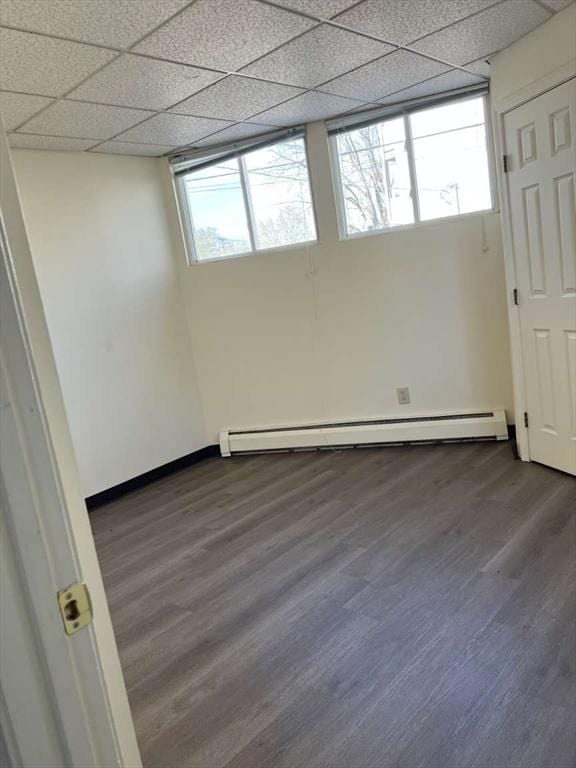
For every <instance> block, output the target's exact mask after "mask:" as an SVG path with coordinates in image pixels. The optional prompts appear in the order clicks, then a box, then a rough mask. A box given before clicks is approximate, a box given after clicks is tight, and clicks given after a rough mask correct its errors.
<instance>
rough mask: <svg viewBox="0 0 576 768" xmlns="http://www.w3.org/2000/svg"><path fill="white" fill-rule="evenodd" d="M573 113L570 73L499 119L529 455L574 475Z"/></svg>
mask: <svg viewBox="0 0 576 768" xmlns="http://www.w3.org/2000/svg"><path fill="white" fill-rule="evenodd" d="M575 116H576V80H574V79H572V80H569V81H568V82H566V83H564V84H563V85H559V86H557V87H556V88H554V89H552V90H550V91H548V92H547V93H544V94H542V95H541V96H538V98H536V99H533V100H532V101H529V102H528V103H526V104H524V105H523V106H521V107H517V108H516V109H514V110H512V111H511V112H509V113H508V114H506V115H505V117H504V140H505V152H506V158H507V165H508V190H509V199H510V215H511V223H512V240H513V248H514V262H515V271H516V289H517V302H518V305H519V313H520V328H521V338H522V362H523V369H524V383H525V390H526V391H525V395H526V404H527V422H528V441H529V451H530V458H531V459H532V460H534V461H539V462H541V463H542V464H547V465H549V466H551V467H555V468H556V469H561V470H563V471H564V472H570V473H571V474H576V201H575V195H574V181H575V178H574V177H575V172H576V148H575V131H576V120H575ZM518 417H519V418H520V417H521V415H520V414H519V415H518Z"/></svg>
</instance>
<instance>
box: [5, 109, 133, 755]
mask: <svg viewBox="0 0 576 768" xmlns="http://www.w3.org/2000/svg"><path fill="white" fill-rule="evenodd" d="M87 407H88V406H87ZM0 420H1V429H0V535H1V536H2V541H1V552H2V555H3V562H2V568H3V570H2V583H1V584H0V597H1V603H2V616H1V622H0V673H1V674H0V729H1V730H2V732H3V737H4V738H3V744H2V745H3V746H4V747H6V749H7V751H8V752H9V758H10V762H11V763H13V764H14V765H18V766H23V767H24V768H33V766H36V767H39V766H42V767H43V768H44V766H46V768H48V767H50V768H52V767H54V768H72V767H73V768H96V767H97V768H140V766H141V761H140V756H139V753H138V746H137V744H136V737H135V734H134V727H133V724H132V717H131V713H130V709H129V706H128V699H127V696H126V690H125V687H124V680H123V678H122V672H121V669H120V661H119V658H118V652H117V649H116V644H115V640H114V633H113V631H112V624H111V622H110V616H109V613H108V605H107V602H106V596H105V594H104V587H103V584H102V578H101V575H100V569H99V566H98V560H97V558H96V551H95V547H94V540H93V538H92V534H91V531H90V525H89V522H88V515H87V512H86V505H85V504H84V500H83V499H82V496H81V495H80V492H79V484H78V473H77V469H76V463H75V459H74V454H73V451H72V441H71V439H70V433H69V430H68V425H67V421H66V417H65V413H64V406H63V403H62V399H61V395H60V388H59V383H58V379H57V375H56V367H55V364H54V359H53V356H52V349H51V346H50V341H49V338H48V333H47V328H46V323H45V319H44V314H43V310H42V303H41V300H40V295H39V292H38V287H37V284H36V276H35V273H34V268H33V264H32V259H31V255H30V250H29V246H28V239H27V236H26V230H25V227H24V222H23V218H22V212H21V209H20V204H19V200H18V194H17V190H16V185H15V181H14V175H13V171H12V164H11V159H10V154H9V150H8V145H7V143H6V137H5V135H4V131H3V129H2V124H1V121H0ZM76 582H83V583H85V584H87V585H88V588H89V590H90V593H91V597H92V606H93V621H92V623H91V624H90V625H88V626H86V627H84V628H82V629H80V630H79V631H78V632H76V633H75V634H70V635H68V634H66V633H65V631H64V624H63V621H62V616H61V614H60V608H59V605H58V599H57V595H58V592H60V591H62V590H67V589H68V588H69V587H70V585H72V584H75V583H76Z"/></svg>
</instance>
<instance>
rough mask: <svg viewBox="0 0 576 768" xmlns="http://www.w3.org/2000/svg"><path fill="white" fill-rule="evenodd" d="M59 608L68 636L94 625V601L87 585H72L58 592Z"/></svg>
mask: <svg viewBox="0 0 576 768" xmlns="http://www.w3.org/2000/svg"><path fill="white" fill-rule="evenodd" d="M58 606H59V607H60V615H61V616H62V621H63V622H64V631H65V632H66V634H67V635H73V634H74V633H75V632H78V631H79V630H80V629H83V628H84V627H87V626H88V624H91V623H92V601H91V600H90V593H89V592H88V587H87V586H86V584H78V583H76V584H71V585H70V586H69V587H67V588H66V589H62V590H61V591H60V592H58Z"/></svg>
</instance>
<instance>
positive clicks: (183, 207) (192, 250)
mask: <svg viewBox="0 0 576 768" xmlns="http://www.w3.org/2000/svg"><path fill="white" fill-rule="evenodd" d="M299 138H302V140H303V142H304V152H305V155H306V170H307V173H308V189H309V192H310V204H311V206H312V221H313V224H314V232H315V234H316V237H314V238H312V239H311V240H300V241H299V242H297V243H287V244H286V245H277V246H271V247H269V248H258V235H257V228H256V224H255V219H254V209H253V205H252V196H251V193H250V187H249V184H248V182H247V171H246V166H245V162H244V157H245V155H247V154H248V153H249V152H251V151H257V150H258V149H259V147H257V146H256V147H254V148H253V149H246V150H245V151H238V152H237V153H235V154H234V155H232V157H235V158H236V160H237V161H238V171H239V174H240V185H241V189H242V200H243V203H244V212H245V214H246V224H247V227H248V237H249V240H250V249H249V250H247V251H241V252H239V253H231V254H227V255H225V256H215V257H214V258H211V259H200V258H198V254H197V251H196V229H195V226H194V216H193V215H192V211H191V210H190V203H189V200H188V196H187V194H186V189H185V179H186V175H185V174H182V175H179V176H173V178H172V181H173V185H174V190H175V194H176V200H177V208H178V213H179V218H180V229H181V231H182V238H183V240H184V247H185V251H186V261H187V263H188V266H189V267H195V266H198V265H200V264H213V263H214V262H218V261H230V260H232V259H241V258H245V257H246V256H263V255H266V254H273V253H278V252H282V251H292V250H295V249H297V248H309V247H311V246H314V245H317V244H318V243H319V237H318V222H317V220H316V206H315V204H314V194H313V189H312V179H311V175H310V165H309V163H308V142H307V137H306V135H303V136H302V137H299ZM290 140H291V139H290V137H285V138H281V139H279V140H278V142H277V143H278V144H281V143H283V142H285V141H290ZM217 164H218V160H215V161H214V165H217Z"/></svg>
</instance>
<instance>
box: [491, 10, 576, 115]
mask: <svg viewBox="0 0 576 768" xmlns="http://www.w3.org/2000/svg"><path fill="white" fill-rule="evenodd" d="M575 73H576V3H571V4H570V5H569V6H568V7H567V8H565V9H564V10H563V11H560V13H557V14H554V16H552V17H551V18H550V19H549V20H548V21H547V22H545V23H544V24H541V25H540V26H539V27H536V29H534V30H532V32H530V33H529V34H527V35H525V37H522V38H521V39H520V40H517V41H516V42H515V43H513V44H512V45H510V46H509V47H508V48H505V49H504V50H503V51H501V52H500V53H498V54H497V55H496V56H495V57H494V59H493V60H492V62H491V67H490V74H491V93H492V103H493V105H494V107H495V109H496V111H497V112H502V111H504V110H505V109H509V108H511V107H513V106H516V105H518V104H520V103H522V102H523V101H526V100H527V99H531V98H533V97H534V96H536V95H537V94H538V93H543V92H544V91H545V90H547V89H548V88H553V87H554V86H555V85H558V84H559V83H561V82H562V81H563V80H566V79H567V78H568V77H574V74H575Z"/></svg>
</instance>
